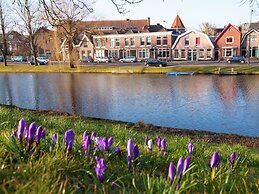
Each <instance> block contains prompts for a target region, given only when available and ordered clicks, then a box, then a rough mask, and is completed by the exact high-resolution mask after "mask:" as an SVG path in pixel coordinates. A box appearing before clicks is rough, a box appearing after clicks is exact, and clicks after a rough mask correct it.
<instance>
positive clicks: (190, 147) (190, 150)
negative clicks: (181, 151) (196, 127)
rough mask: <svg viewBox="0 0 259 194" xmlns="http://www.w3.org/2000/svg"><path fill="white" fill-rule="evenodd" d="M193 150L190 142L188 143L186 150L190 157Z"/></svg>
mask: <svg viewBox="0 0 259 194" xmlns="http://www.w3.org/2000/svg"><path fill="white" fill-rule="evenodd" d="M193 148H194V145H193V143H192V142H190V143H189V144H188V150H189V154H190V155H192V152H193Z"/></svg>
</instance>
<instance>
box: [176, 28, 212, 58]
mask: <svg viewBox="0 0 259 194" xmlns="http://www.w3.org/2000/svg"><path fill="white" fill-rule="evenodd" d="M213 58H214V45H213V44H212V42H211V40H210V38H209V37H208V35H206V34H204V33H202V32H199V31H196V30H189V31H187V32H185V33H183V34H181V35H179V36H178V37H177V39H176V41H175V42H174V44H173V46H172V59H173V60H184V61H198V60H202V61H204V60H213Z"/></svg>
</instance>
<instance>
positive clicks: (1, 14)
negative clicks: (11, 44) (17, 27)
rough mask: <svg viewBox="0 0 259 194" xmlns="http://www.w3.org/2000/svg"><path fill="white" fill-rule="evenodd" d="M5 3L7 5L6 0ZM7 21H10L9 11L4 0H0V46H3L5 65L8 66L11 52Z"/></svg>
mask: <svg viewBox="0 0 259 194" xmlns="http://www.w3.org/2000/svg"><path fill="white" fill-rule="evenodd" d="M5 5H6V2H5ZM7 23H8V21H7V12H6V9H5V6H4V4H3V2H2V0H0V26H1V31H2V41H1V45H0V47H1V52H2V55H3V59H4V66H7V55H8V53H9V51H8V46H7V34H6V29H7Z"/></svg>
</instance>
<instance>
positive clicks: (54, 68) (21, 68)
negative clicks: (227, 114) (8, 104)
mask: <svg viewBox="0 0 259 194" xmlns="http://www.w3.org/2000/svg"><path fill="white" fill-rule="evenodd" d="M219 67H220V69H221V71H231V69H232V68H234V71H237V72H238V73H239V74H259V66H235V67H233V66H195V65H190V66H189V65H188V66H169V67H161V68H160V67H145V66H130V65H129V66H119V67H118V66H112V65H109V66H106V65H102V66H99V65H98V66H95V65H92V66H78V67H77V68H69V67H68V66H65V65H47V66H44V65H41V66H31V65H19V64H11V65H9V66H7V67H4V66H3V65H0V73H1V72H2V73H9V72H13V73H80V72H82V73H111V72H112V71H113V70H132V71H133V73H166V72H169V71H181V72H182V71H191V72H196V73H198V74H215V72H216V71H218V68H219Z"/></svg>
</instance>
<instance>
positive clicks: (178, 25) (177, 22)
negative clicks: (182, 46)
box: [171, 14, 185, 34]
mask: <svg viewBox="0 0 259 194" xmlns="http://www.w3.org/2000/svg"><path fill="white" fill-rule="evenodd" d="M171 29H172V30H175V31H176V32H178V33H179V34H181V33H184V32H185V26H184V25H183V22H182V20H181V18H180V16H179V15H178V14H177V15H176V17H175V19H174V21H173V23H172V25H171Z"/></svg>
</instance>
